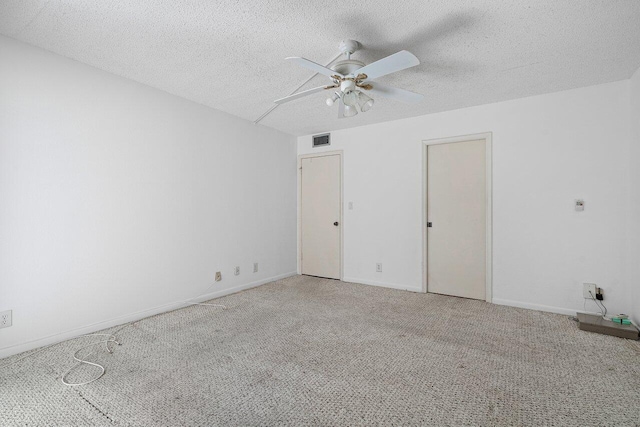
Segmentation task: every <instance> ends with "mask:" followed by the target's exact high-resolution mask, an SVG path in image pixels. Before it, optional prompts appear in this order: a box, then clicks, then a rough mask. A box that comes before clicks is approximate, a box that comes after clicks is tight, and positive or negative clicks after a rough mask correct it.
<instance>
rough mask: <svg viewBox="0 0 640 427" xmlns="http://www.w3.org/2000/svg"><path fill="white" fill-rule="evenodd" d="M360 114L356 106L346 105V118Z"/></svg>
mask: <svg viewBox="0 0 640 427" xmlns="http://www.w3.org/2000/svg"><path fill="white" fill-rule="evenodd" d="M356 114H358V110H357V109H356V107H355V106H351V105H345V106H344V116H345V117H353V116H355V115H356Z"/></svg>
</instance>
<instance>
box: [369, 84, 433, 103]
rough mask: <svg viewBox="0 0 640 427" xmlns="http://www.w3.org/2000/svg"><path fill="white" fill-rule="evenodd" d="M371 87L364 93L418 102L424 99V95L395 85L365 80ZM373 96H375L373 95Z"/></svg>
mask: <svg viewBox="0 0 640 427" xmlns="http://www.w3.org/2000/svg"><path fill="white" fill-rule="evenodd" d="M367 83H369V84H370V85H371V86H373V89H369V90H365V91H363V92H364V93H366V94H367V95H368V94H371V95H380V96H382V97H383V98H389V99H397V100H398V101H402V102H413V103H415V102H420V101H422V100H423V99H424V95H420V94H419V93H415V92H411V91H408V90H404V89H398V88H397V87H392V86H387V85H385V84H382V83H378V82H367ZM374 97H375V96H374Z"/></svg>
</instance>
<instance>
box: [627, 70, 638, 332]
mask: <svg viewBox="0 0 640 427" xmlns="http://www.w3.org/2000/svg"><path fill="white" fill-rule="evenodd" d="M630 89H631V90H630V96H631V109H630V116H629V119H630V123H631V146H630V147H631V153H630V155H629V163H630V164H629V169H630V176H631V184H630V185H631V198H630V202H631V203H630V208H629V226H630V233H629V264H630V267H631V268H630V274H629V280H630V285H631V288H632V290H633V299H632V302H633V307H632V308H631V310H630V311H631V312H632V314H633V318H634V320H635V322H636V324H640V69H638V71H636V73H635V74H634V75H633V77H631V80H630Z"/></svg>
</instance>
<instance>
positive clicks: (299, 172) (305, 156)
mask: <svg viewBox="0 0 640 427" xmlns="http://www.w3.org/2000/svg"><path fill="white" fill-rule="evenodd" d="M326 156H340V219H339V221H340V257H339V259H340V280H344V220H343V218H344V179H343V176H344V174H343V168H344V156H343V150H334V151H322V152H318V153H310V154H301V155H299V156H298V164H297V177H298V266H297V271H298V274H302V160H303V159H309V158H313V157H326Z"/></svg>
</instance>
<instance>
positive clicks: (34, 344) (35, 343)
mask: <svg viewBox="0 0 640 427" xmlns="http://www.w3.org/2000/svg"><path fill="white" fill-rule="evenodd" d="M296 274H297V273H296V272H295V271H293V272H289V273H285V274H280V275H278V276H273V277H268V278H266V279H261V280H257V281H255V282H250V283H246V284H244V285H239V286H235V287H233V288H229V289H221V290H219V291H215V292H211V293H209V294H206V295H201V296H199V297H198V298H197V299H192V300H186V301H194V302H202V301H207V300H210V299H213V298H220V297H223V296H226V295H230V294H235V293H236V292H240V291H244V290H245V289H250V288H255V287H257V286H260V285H264V284H265V283H269V282H274V281H276V280H280V279H284V278H286V277H291V276H295V275H296ZM181 307H186V304H185V300H182V301H174V302H170V303H167V304H163V305H160V306H157V307H152V308H148V309H146V310H141V311H137V312H135V313H130V314H126V315H124V316H118V317H114V318H113V319H109V320H104V321H101V322H97V323H92V324H90V325H86V326H81V327H79V328H75V329H71V330H69V331H65V332H61V333H58V334H53V335H49V336H46V337H42V338H38V339H35V340H32V341H28V342H24V343H20V344H15V345H12V346H9V347H3V348H0V359H2V358H4V357H9V356H12V355H14V354H18V353H22V352H24V351H29V350H33V349H35V348H38V347H43V346H46V345H51V344H56V343H59V342H62V341H65V340H68V339H70V338H75V337H77V336H80V335H84V334H91V333H93V332H96V331H100V330H102V329H106V328H111V327H113V326H118V325H122V324H125V323H129V322H134V321H136V320H140V319H144V318H145V317H149V316H154V315H156V314H160V313H166V312H168V311H172V310H175V309H178V308H181Z"/></svg>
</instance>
